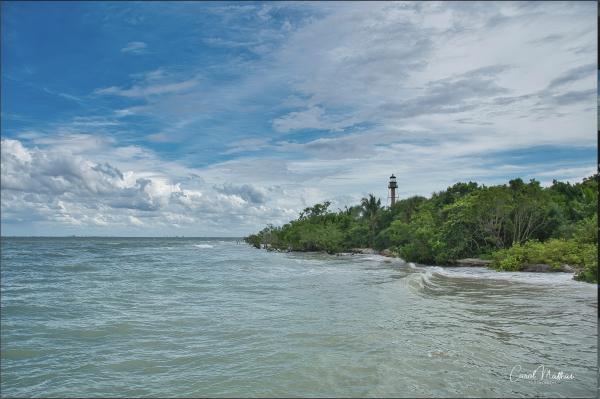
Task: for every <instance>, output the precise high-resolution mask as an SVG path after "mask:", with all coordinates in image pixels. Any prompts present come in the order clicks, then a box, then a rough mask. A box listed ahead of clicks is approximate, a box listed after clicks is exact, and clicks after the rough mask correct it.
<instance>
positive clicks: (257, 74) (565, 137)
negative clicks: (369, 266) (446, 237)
mask: <svg viewBox="0 0 600 399" xmlns="http://www.w3.org/2000/svg"><path fill="white" fill-rule="evenodd" d="M596 7H597V6H596V3H594V2H580V3H570V4H567V3H561V2H548V3H544V2H535V3H525V2H498V3H490V2H486V3H478V2H446V3H434V2H424V3H420V2H412V3H411V2H409V3H404V2H382V3H377V2H368V3H361V2H348V3H344V2H335V3H318V2H307V3H296V2H283V3H273V2H270V3H260V2H256V3H255V2H243V3H234V2H227V3H220V2H164V3H163V2H142V3H134V2H65V3H60V2H30V3H28V2H3V3H2V125H1V128H2V220H1V222H2V223H1V227H2V234H4V235H10V234H18V235H55V234H58V235H61V234H99V235H111V234H112V235H243V234H247V233H249V232H251V231H255V230H257V229H259V228H261V227H262V226H263V225H264V224H266V223H274V224H281V223H284V222H286V221H287V220H289V219H292V218H294V217H296V216H297V214H298V212H299V211H300V210H301V209H302V208H303V207H305V206H310V205H312V204H314V203H315V202H318V201H323V200H331V201H333V203H334V206H335V207H343V206H344V205H351V204H354V203H356V202H358V201H359V199H360V198H361V197H362V196H364V195H366V194H368V193H374V194H376V195H377V196H380V197H382V198H383V199H384V202H385V198H386V196H387V193H386V182H387V177H388V176H389V175H390V174H391V173H395V174H396V176H398V181H399V185H400V190H399V191H400V196H401V197H408V196H411V195H415V194H419V195H429V194H430V193H431V192H433V191H438V190H442V189H444V188H445V187H447V186H448V185H451V184H453V183H454V182H456V181H467V180H473V181H478V182H480V183H484V184H496V183H503V182H506V181H507V180H508V179H511V178H514V177H518V176H519V177H523V178H525V179H529V178H536V179H538V180H540V181H541V182H542V183H543V184H549V183H550V182H551V181H552V179H559V180H570V181H577V180H580V179H581V178H582V177H584V176H588V175H590V174H592V173H593V172H594V170H595V164H596V161H595V160H596V133H595V131H596V123H597V65H596V52H597V42H596V37H597V33H596V32H597V27H596V12H597V11H596Z"/></svg>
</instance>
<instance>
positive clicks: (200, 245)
mask: <svg viewBox="0 0 600 399" xmlns="http://www.w3.org/2000/svg"><path fill="white" fill-rule="evenodd" d="M194 246H195V247H196V248H214V246H213V245H210V244H194Z"/></svg>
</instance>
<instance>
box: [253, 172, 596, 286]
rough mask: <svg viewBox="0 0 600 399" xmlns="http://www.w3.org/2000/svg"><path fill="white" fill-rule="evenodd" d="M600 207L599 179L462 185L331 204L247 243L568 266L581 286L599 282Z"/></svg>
mask: <svg viewBox="0 0 600 399" xmlns="http://www.w3.org/2000/svg"><path fill="white" fill-rule="evenodd" d="M597 201H598V175H594V176H590V177H588V178H585V179H583V181H582V182H579V183H575V184H571V183H569V182H560V181H556V180H554V181H553V183H552V185H551V186H549V187H542V186H541V185H540V183H539V182H538V181H536V180H535V179H532V180H530V181H529V182H528V183H525V182H524V181H523V180H522V179H520V178H518V179H514V180H510V181H509V182H508V184H504V185H496V186H489V187H488V186H485V185H478V184H477V183H474V182H469V183H456V184H454V185H453V186H451V187H448V188H447V189H446V190H444V191H440V192H436V193H434V194H432V195H431V197H430V198H425V197H421V196H413V197H410V198H407V199H403V200H400V201H397V202H396V203H395V204H394V205H393V206H390V207H384V206H382V205H381V200H380V199H378V198H376V197H375V196H373V195H372V194H371V195H369V196H368V197H365V198H363V199H362V200H361V202H360V204H358V205H355V206H351V207H345V209H338V211H333V210H331V209H330V205H331V203H330V202H329V201H326V202H323V203H319V204H316V205H314V206H312V207H307V208H305V209H304V210H303V211H302V212H301V213H300V215H299V217H298V219H296V220H293V221H291V222H289V223H286V224H284V225H283V226H279V227H275V226H272V225H268V226H267V227H265V228H264V229H263V230H261V231H260V232H258V233H257V234H251V235H249V236H248V237H246V238H245V241H246V242H247V243H249V244H252V245H254V246H255V247H257V248H261V247H264V248H268V249H278V250H290V251H327V252H329V253H338V252H344V251H349V250H351V249H352V248H357V247H361V248H364V247H369V248H373V249H377V250H383V249H388V250H389V251H390V252H391V253H393V254H394V255H396V256H399V257H401V258H403V259H404V260H406V261H411V262H418V263H423V264H435V265H446V264H450V263H452V262H453V261H455V260H457V259H461V258H468V257H479V258H481V259H489V260H492V266H493V267H495V268H496V269H499V270H520V269H522V268H524V267H525V265H527V264H532V263H544V264H549V265H550V266H552V267H553V268H557V269H558V268H559V267H560V265H561V264H564V263H566V264H570V265H573V266H576V267H577V268H578V269H579V272H578V274H577V278H579V279H582V280H585V281H591V282H597V281H598V262H597V242H598V213H597Z"/></svg>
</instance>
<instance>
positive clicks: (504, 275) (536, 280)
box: [425, 266, 593, 286]
mask: <svg viewBox="0 0 600 399" xmlns="http://www.w3.org/2000/svg"><path fill="white" fill-rule="evenodd" d="M425 268H426V269H429V270H430V271H431V272H432V273H439V274H441V275H443V276H446V277H450V278H477V279H479V278H480V279H489V280H510V281H516V282H520V283H529V284H551V285H564V284H576V285H581V286H590V285H591V284H588V283H583V282H579V281H575V280H573V273H536V272H499V271H495V270H490V269H487V268H485V267H468V268H465V267H439V266H425ZM592 286H593V285H592Z"/></svg>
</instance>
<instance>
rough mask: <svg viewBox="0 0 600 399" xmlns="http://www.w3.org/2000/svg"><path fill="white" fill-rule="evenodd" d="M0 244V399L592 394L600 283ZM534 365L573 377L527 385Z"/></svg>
mask: <svg viewBox="0 0 600 399" xmlns="http://www.w3.org/2000/svg"><path fill="white" fill-rule="evenodd" d="M1 242H2V247H1V249H2V258H1V260H2V264H1V277H2V281H1V321H2V324H1V344H2V345H1V377H0V387H1V392H2V395H3V396H55V397H56V396H61V397H62V396H65V397H66V396H86V397H88V396H162V397H164V396H171V397H172V396H178V397H180V396H408V397H420V396H423V397H435V396H446V397H447V396H462V397H464V396H477V397H482V396H494V397H498V396H502V397H506V396H532V395H538V396H539V395H541V396H555V397H556V396H590V397H592V396H595V395H596V382H597V380H596V379H597V375H598V369H597V345H598V344H597V291H596V286H594V285H592V284H585V283H579V282H575V281H572V280H571V279H570V278H571V276H570V275H568V274H563V273H561V274H532V273H521V274H519V273H495V272H491V271H487V270H485V269H479V268H470V269H458V268H451V269H444V270H442V269H440V268H437V267H418V266H415V265H412V264H406V263H404V262H402V261H400V260H397V259H388V258H382V257H379V256H366V255H355V256H331V255H323V254H287V253H274V252H266V251H262V250H256V249H253V248H251V247H249V246H247V245H245V244H237V243H236V241H235V240H226V239H200V238H2V241H1ZM540 365H543V366H544V367H545V368H546V370H547V369H551V371H552V373H554V374H556V373H557V372H559V371H562V372H563V373H570V374H572V376H573V379H562V380H556V379H555V380H554V383H552V382H553V381H551V379H550V378H543V379H539V374H540V373H541V372H538V374H537V375H536V377H537V378H536V379H535V380H528V379H525V378H517V377H518V374H519V373H518V372H516V370H518V367H520V368H521V370H522V371H521V373H526V372H529V373H531V372H532V371H533V370H534V369H535V368H536V367H539V366H540ZM511 370H512V371H513V379H512V380H511ZM557 381H558V382H557Z"/></svg>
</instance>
